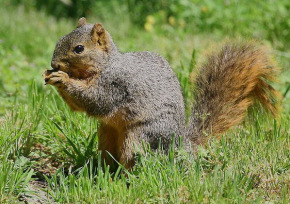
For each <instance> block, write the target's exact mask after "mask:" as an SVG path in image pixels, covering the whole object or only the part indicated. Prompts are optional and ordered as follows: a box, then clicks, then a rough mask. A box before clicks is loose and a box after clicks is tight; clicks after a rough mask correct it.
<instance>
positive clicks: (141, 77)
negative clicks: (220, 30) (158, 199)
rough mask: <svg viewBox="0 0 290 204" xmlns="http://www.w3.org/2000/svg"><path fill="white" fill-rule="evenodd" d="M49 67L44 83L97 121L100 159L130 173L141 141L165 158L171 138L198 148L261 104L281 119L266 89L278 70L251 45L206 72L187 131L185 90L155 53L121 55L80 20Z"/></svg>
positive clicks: (225, 52) (215, 58) (102, 33)
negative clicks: (208, 136)
mask: <svg viewBox="0 0 290 204" xmlns="http://www.w3.org/2000/svg"><path fill="white" fill-rule="evenodd" d="M51 67H52V70H47V71H46V72H45V73H44V78H45V82H46V84H50V85H53V86H55V87H56V88H57V90H58V92H59V94H60V95H61V96H62V98H63V99H64V100H65V102H66V103H67V104H68V105H69V107H70V108H71V109H72V110H73V111H84V112H86V113H87V114H88V115H89V116H93V117H96V118H97V119H98V120H99V122H100V125H99V128H98V137H99V143H98V148H99V150H100V151H101V152H102V157H103V159H105V161H106V163H107V164H113V160H112V159H111V156H113V157H114V158H115V160H117V161H118V162H119V163H121V164H122V165H124V166H125V167H126V168H127V169H130V168H131V167H132V166H133V165H134V155H135V154H136V153H137V151H138V147H139V146H140V144H141V143H142V141H145V142H147V143H149V144H150V147H151V149H153V150H156V149H158V148H159V147H160V145H161V147H162V148H163V149H164V150H165V151H166V150H168V148H169V145H170V143H171V140H172V138H173V137H172V135H173V133H174V134H175V135H177V136H183V138H184V139H183V141H184V144H193V145H196V144H201V143H203V141H204V139H205V136H204V133H205V132H207V133H209V134H214V135H217V134H220V133H223V132H225V131H226V130H228V129H229V128H230V127H232V126H234V125H237V124H239V123H240V122H242V121H243V119H244V117H245V114H246V110H247V109H248V108H249V107H250V106H252V105H253V104H254V103H255V102H256V101H258V102H260V104H262V105H263V107H264V108H265V109H266V110H268V111H270V112H271V113H272V114H273V115H276V114H277V97H278V95H279V94H278V92H277V91H275V90H274V89H273V88H272V87H271V86H270V85H269V84H268V83H267V82H268V81H272V80H273V79H274V73H275V68H274V66H273V65H272V63H271V62H270V59H269V57H268V55H267V53H266V52H265V51H264V49H261V48H259V47H258V46H257V45H255V43H252V42H251V43H228V44H226V45H225V46H224V47H223V48H222V49H221V50H220V51H219V52H217V53H214V54H213V55H211V56H209V58H208V60H207V62H206V63H204V64H203V65H202V66H201V68H200V69H199V70H198V73H197V75H196V78H195V91H194V95H195V103H194V105H193V108H192V114H191V118H190V120H189V122H188V124H186V122H185V120H186V119H185V106H184V98H183V95H182V90H181V87H180V83H179V81H178V79H177V77H176V75H175V74H174V72H173V70H172V69H171V67H170V65H169V64H168V62H167V61H166V60H165V59H163V58H162V57H160V56H158V55H156V54H153V53H151V52H134V53H120V52H119V51H118V49H117V47H116V45H115V44H114V42H113V40H112V38H111V36H110V34H109V33H108V32H107V31H106V30H105V28H104V27H103V26H102V25H101V24H99V23H97V24H94V25H93V24H87V23H86V19H85V18H81V19H80V20H79V22H78V25H77V28H76V29H75V30H74V31H72V32H71V33H69V34H68V35H66V36H64V37H62V38H61V39H60V40H59V41H58V43H57V45H56V48H55V51H54V53H53V57H52V61H51ZM175 138H177V137H175ZM175 142H177V141H175ZM108 153H109V154H108Z"/></svg>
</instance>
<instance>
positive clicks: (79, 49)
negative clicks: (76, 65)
mask: <svg viewBox="0 0 290 204" xmlns="http://www.w3.org/2000/svg"><path fill="white" fill-rule="evenodd" d="M84 49H85V47H84V46H83V45H77V46H76V47H75V49H74V53H76V54H81V53H82V52H83V51H84Z"/></svg>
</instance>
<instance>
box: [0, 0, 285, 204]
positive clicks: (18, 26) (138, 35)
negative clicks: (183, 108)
mask: <svg viewBox="0 0 290 204" xmlns="http://www.w3.org/2000/svg"><path fill="white" fill-rule="evenodd" d="M11 2H14V3H11ZM11 2H10V1H8V0H3V1H1V2H0V25H1V27H0V48H1V49H0V203H19V202H25V201H26V202H32V203H34V202H38V200H39V202H43V203H49V202H56V203H186V202H188V203H265V202H268V203H289V195H290V192H289V189H290V171H289V167H290V160H289V155H290V138H289V135H290V128H289V127H290V125H289V124H290V114H289V113H290V93H289V92H288V91H289V87H290V69H289V65H290V44H289V42H290V37H289V36H290V21H289V19H290V18H289V17H290V16H289V10H290V3H289V1H286V0H281V1H279V2H276V1H270V0H269V1H261V2H262V3H261V2H260V1H258V0H255V1H252V3H250V5H248V3H249V2H248V3H244V2H242V3H240V4H238V3H237V1H214V0H206V1H203V3H202V1H197V0H180V1H173V3H172V4H171V5H170V6H168V7H166V6H163V7H162V5H163V4H162V2H163V3H164V2H166V1H163V0H160V1H158V2H161V3H160V4H162V5H155V4H150V3H148V5H145V4H144V5H143V4H142V3H140V2H142V1H137V0H136V1H130V0H127V1H124V2H126V3H124V4H122V3H118V1H112V2H113V3H110V4H109V3H105V1H100V2H98V3H96V5H95V7H94V8H96V11H95V12H89V13H88V14H86V15H87V18H88V22H91V23H94V22H102V23H103V25H104V26H105V28H106V29H107V30H108V31H109V32H110V34H111V35H112V37H113V39H114V41H115V43H116V44H117V46H118V48H119V49H120V51H122V52H129V51H130V52H131V51H143V50H149V51H152V52H156V53H159V54H160V55H161V56H163V57H165V58H166V59H167V60H168V61H169V63H170V64H171V66H172V68H173V69H174V71H175V73H176V74H177V76H178V78H179V79H180V82H181V85H182V88H183V92H184V96H185V97H186V100H185V102H186V105H187V109H189V108H190V106H191V101H192V100H191V99H192V94H191V92H190V89H191V84H190V80H189V79H188V77H189V75H190V73H191V72H192V71H193V72H194V71H195V70H196V67H191V66H190V64H191V60H194V61H197V64H199V63H200V62H201V61H203V60H204V57H205V56H206V54H207V53H209V52H210V51H211V50H213V49H214V48H216V47H217V46H219V45H220V44H222V43H223V42H225V41H226V40H234V39H237V38H242V39H257V40H258V41H261V42H262V43H263V44H265V45H266V46H267V47H269V48H270V50H271V54H272V55H273V56H274V58H275V60H276V61H277V64H278V65H279V66H280V68H281V73H280V74H279V76H278V81H277V83H276V84H273V86H274V87H275V88H276V89H277V90H279V91H280V92H281V94H282V95H283V99H282V105H281V112H280V115H279V117H278V118H277V119H273V118H271V117H270V116H268V115H266V113H264V112H263V111H261V110H260V109H259V108H257V110H255V111H253V112H251V113H249V114H248V116H247V118H246V120H245V122H244V123H243V124H241V125H240V126H238V127H236V128H233V129H232V130H230V131H229V132H227V133H226V134H225V135H224V136H223V137H222V139H221V140H220V141H218V140H216V139H211V140H209V141H208V142H207V143H206V144H205V145H204V146H200V147H199V148H198V151H197V152H196V153H195V154H194V155H191V154H189V153H187V152H186V151H185V150H183V149H182V147H181V148H179V149H176V148H175V149H174V148H172V151H170V152H169V153H168V154H163V153H161V152H160V153H158V154H156V153H152V152H151V151H150V149H148V148H147V147H144V148H145V149H146V154H145V155H143V156H140V158H139V159H138V163H137V165H136V166H135V168H134V170H133V171H131V172H127V171H126V170H124V169H123V168H122V167H121V166H120V167H119V169H118V170H117V172H115V173H110V172H109V167H106V168H105V169H103V170H102V169H101V168H99V167H100V166H101V163H102V161H101V159H100V155H99V154H98V150H97V143H98V139H97V134H98V133H97V131H96V130H97V125H98V122H97V121H96V120H95V119H93V118H88V117H87V116H86V115H85V114H82V113H75V112H72V111H71V110H70V109H69V108H68V106H67V105H66V104H65V103H64V102H63V100H62V99H61V98H60V96H59V95H58V93H57V91H56V90H55V89H54V88H53V87H50V86H45V85H44V82H43V78H42V73H43V72H44V71H45V70H46V69H49V68H50V60H51V57H52V53H53V50H54V46H55V44H56V42H57V40H58V39H59V38H60V37H61V36H63V35H65V34H67V33H68V32H70V31H72V30H73V29H74V28H75V27H76V24H77V20H78V17H80V16H71V17H69V16H65V17H62V16H57V15H56V14H57V13H58V12H57V10H56V11H55V15H52V13H53V12H51V10H49V8H47V9H45V8H43V7H41V8H39V7H38V6H35V3H33V2H35V1H33V0H31V1H27V2H26V3H25V4H21V3H19V2H20V1H17V0H14V1H11ZM51 2H53V1H52V0H51ZM72 2H74V1H72ZM88 2H89V1H88ZM134 2H135V3H136V5H135V6H136V11H137V12H139V14H140V15H137V17H138V18H137V17H136V12H135V13H134V12H132V8H131V10H130V9H128V8H127V7H130V6H132V4H133V3H134ZM148 2H151V1H148ZM152 2H153V1H152ZM174 2H175V3H174ZM245 2H246V1H245ZM58 3H59V2H58ZM127 3H128V4H127ZM146 6H148V9H147V7H146ZM158 6H160V8H162V9H159V10H158V9H156V8H159V7H158ZM144 8H145V9H144ZM149 8H150V9H151V13H150V12H149V11H150V9H149ZM138 9H139V10H138ZM146 9H147V10H149V11H147V10H146ZM166 9H168V10H166ZM133 10H134V9H133ZM188 11H189V12H188ZM60 13H61V12H60ZM132 18H134V20H132ZM193 51H194V53H195V55H192V53H193Z"/></svg>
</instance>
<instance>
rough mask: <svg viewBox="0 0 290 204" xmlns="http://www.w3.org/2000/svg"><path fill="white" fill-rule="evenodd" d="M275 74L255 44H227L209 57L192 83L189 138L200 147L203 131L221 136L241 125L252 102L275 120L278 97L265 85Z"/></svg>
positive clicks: (264, 50)
mask: <svg viewBox="0 0 290 204" xmlns="http://www.w3.org/2000/svg"><path fill="white" fill-rule="evenodd" d="M276 71H277V69H276V68H275V66H274V64H273V62H271V58H270V57H269V56H268V53H267V51H266V49H265V48H261V47H259V46H257V45H255V43H246V44H242V43H240V44H227V45H225V46H224V47H223V48H222V49H221V51H220V52H218V53H217V54H213V55H211V56H209V58H208V60H207V62H206V63H204V64H203V65H202V66H201V68H200V69H199V71H198V74H197V77H196V79H195V85H196V89H195V94H194V95H195V104H194V106H193V109H192V116H191V120H190V123H189V130H188V132H189V134H190V138H191V139H192V140H193V141H194V142H195V143H201V142H202V141H203V139H202V138H203V137H202V136H201V135H203V134H204V131H206V132H208V133H213V134H219V133H223V132H225V131H226V130H228V129H229V128H230V127H232V126H235V125H237V124H239V123H240V122H242V121H243V120H244V118H245V115H246V112H247V109H248V108H249V107H250V106H252V105H253V104H254V103H255V102H259V103H260V104H261V105H262V106H263V107H264V109H265V110H267V111H269V112H270V113H272V114H273V115H274V116H276V115H277V113H278V101H279V100H278V99H279V93H278V92H277V91H276V90H275V89H274V88H273V87H272V86H271V85H269V84H268V82H271V81H273V80H274V79H275V72H276Z"/></svg>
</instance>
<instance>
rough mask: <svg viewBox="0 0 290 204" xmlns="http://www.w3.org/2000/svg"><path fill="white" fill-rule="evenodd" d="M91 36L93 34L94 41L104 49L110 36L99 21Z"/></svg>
mask: <svg viewBox="0 0 290 204" xmlns="http://www.w3.org/2000/svg"><path fill="white" fill-rule="evenodd" d="M91 36H92V40H93V42H94V43H95V44H97V46H99V47H100V48H102V49H104V50H105V49H106V48H107V44H108V36H107V33H106V30H105V28H104V27H103V26H102V24H100V23H97V24H95V25H94V27H93V29H92V32H91Z"/></svg>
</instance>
